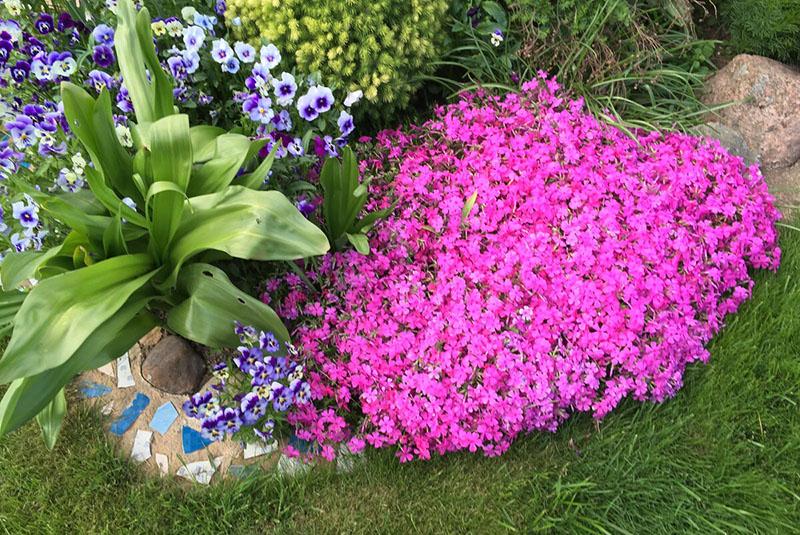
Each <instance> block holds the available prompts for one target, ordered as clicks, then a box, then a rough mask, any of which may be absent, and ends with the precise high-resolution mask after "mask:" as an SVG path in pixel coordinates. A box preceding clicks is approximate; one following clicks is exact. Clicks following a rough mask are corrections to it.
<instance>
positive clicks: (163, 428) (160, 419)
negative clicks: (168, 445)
mask: <svg viewBox="0 0 800 535" xmlns="http://www.w3.org/2000/svg"><path fill="white" fill-rule="evenodd" d="M177 419H178V411H177V410H175V406H174V405H173V404H172V403H171V402H169V401H167V402H166V403H164V404H163V405H161V406H160V407H159V408H158V409H157V410H156V413H155V414H154V415H153V419H152V420H150V429H152V430H153V431H158V432H159V433H161V434H162V435H165V434H166V433H167V431H169V428H170V427H171V426H172V424H173V423H174V422H175V420H177Z"/></svg>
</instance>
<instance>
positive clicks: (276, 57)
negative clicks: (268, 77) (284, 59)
mask: <svg viewBox="0 0 800 535" xmlns="http://www.w3.org/2000/svg"><path fill="white" fill-rule="evenodd" d="M259 56H260V57H261V63H263V64H264V65H265V66H266V67H267V68H268V69H274V68H275V67H277V66H278V64H279V63H280V62H281V53H280V52H279V51H278V47H276V46H275V45H273V44H272V43H270V44H268V45H264V46H262V47H261V53H260V54H259Z"/></svg>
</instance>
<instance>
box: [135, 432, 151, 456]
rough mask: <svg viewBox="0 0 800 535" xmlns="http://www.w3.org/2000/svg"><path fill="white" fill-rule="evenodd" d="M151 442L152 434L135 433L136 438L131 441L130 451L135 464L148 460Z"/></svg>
mask: <svg viewBox="0 0 800 535" xmlns="http://www.w3.org/2000/svg"><path fill="white" fill-rule="evenodd" d="M152 440H153V433H152V432H150V431H142V430H141V429H139V430H138V431H136V437H135V438H134V439H133V450H132V451H131V458H132V459H133V460H134V461H136V462H137V463H143V462H145V461H146V460H147V459H149V458H150V456H151V453H150V442H151V441H152Z"/></svg>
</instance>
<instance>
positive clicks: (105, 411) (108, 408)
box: [100, 401, 114, 416]
mask: <svg viewBox="0 0 800 535" xmlns="http://www.w3.org/2000/svg"><path fill="white" fill-rule="evenodd" d="M112 412H114V402H113V401H109V402H108V403H106V404H105V405H103V408H102V409H100V414H102V415H103V416H111V413H112Z"/></svg>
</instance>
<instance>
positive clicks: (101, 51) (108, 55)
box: [92, 45, 116, 68]
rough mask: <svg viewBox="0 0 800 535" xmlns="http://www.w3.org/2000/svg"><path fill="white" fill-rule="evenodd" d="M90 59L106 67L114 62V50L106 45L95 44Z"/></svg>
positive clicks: (99, 65)
mask: <svg viewBox="0 0 800 535" xmlns="http://www.w3.org/2000/svg"><path fill="white" fill-rule="evenodd" d="M92 60H93V61H94V62H95V63H96V64H97V66H98V67H102V68H107V67H110V66H111V65H113V64H114V62H115V61H116V58H115V57H114V51H113V50H112V49H111V47H109V46H107V45H97V46H96V47H94V50H93V51H92Z"/></svg>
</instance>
